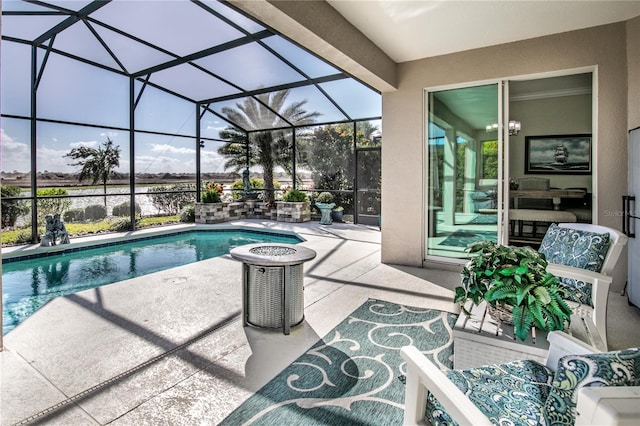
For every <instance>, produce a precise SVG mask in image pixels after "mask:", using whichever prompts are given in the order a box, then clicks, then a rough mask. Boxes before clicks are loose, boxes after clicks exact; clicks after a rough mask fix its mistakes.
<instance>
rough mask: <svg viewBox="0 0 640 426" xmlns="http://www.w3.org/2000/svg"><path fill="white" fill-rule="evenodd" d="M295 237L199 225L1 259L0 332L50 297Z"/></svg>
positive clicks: (291, 239) (17, 321) (32, 311)
mask: <svg viewBox="0 0 640 426" xmlns="http://www.w3.org/2000/svg"><path fill="white" fill-rule="evenodd" d="M300 241H302V240H301V239H300V238H298V237H297V236H294V235H284V234H275V233H266V232H256V231H228V230H225V231H213V230H212V231H203V230H200V231H189V232H182V233H178V234H173V235H169V236H161V237H154V238H145V239H143V240H138V241H134V242H123V243H119V244H111V245H104V246H101V247H98V248H88V249H86V250H84V249H83V250H77V251H72V252H65V253H61V254H55V255H51V256H43V257H36V258H31V259H25V260H17V261H3V265H2V305H3V312H2V325H3V327H2V334H3V335H4V334H7V333H8V332H9V331H10V330H12V329H14V328H15V327H16V326H17V325H18V324H20V323H21V322H22V321H24V320H25V319H27V318H28V317H29V316H30V315H31V314H33V313H34V312H35V311H36V310H38V309H39V308H40V307H41V306H43V305H44V304H45V303H47V302H48V301H49V300H51V299H53V298H54V297H58V296H65V295H68V294H72V293H77V292H79V291H83V290H87V289H91V288H96V287H100V286H102V285H106V284H112V283H115V282H118V281H122V280H126V279H129V278H134V277H139V276H141V275H145V274H150V273H152V272H157V271H162V270H165V269H170V268H175V267H177V266H181V265H186V264H189V263H193V262H197V261H199V260H205V259H210V258H212V257H218V256H222V255H224V254H227V253H229V251H230V250H231V249H232V248H234V247H237V246H241V245H244V244H254V243H260V242H273V243H289V244H297V243H299V242H300Z"/></svg>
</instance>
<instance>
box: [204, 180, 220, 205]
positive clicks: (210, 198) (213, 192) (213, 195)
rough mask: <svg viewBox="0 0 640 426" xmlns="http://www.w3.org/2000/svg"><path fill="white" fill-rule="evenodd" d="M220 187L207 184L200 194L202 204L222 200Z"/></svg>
mask: <svg viewBox="0 0 640 426" xmlns="http://www.w3.org/2000/svg"><path fill="white" fill-rule="evenodd" d="M222 192H223V188H222V185H220V184H219V183H215V182H207V183H206V184H205V190H204V192H203V193H202V202H203V203H219V202H220V201H221V200H222Z"/></svg>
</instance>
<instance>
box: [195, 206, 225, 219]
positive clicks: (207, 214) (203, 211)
mask: <svg viewBox="0 0 640 426" xmlns="http://www.w3.org/2000/svg"><path fill="white" fill-rule="evenodd" d="M224 205H225V203H196V223H220V222H224V221H226V220H228V219H225V208H224Z"/></svg>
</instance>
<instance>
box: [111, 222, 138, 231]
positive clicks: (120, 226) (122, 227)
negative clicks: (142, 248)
mask: <svg viewBox="0 0 640 426" xmlns="http://www.w3.org/2000/svg"><path fill="white" fill-rule="evenodd" d="M138 221H139V219H136V224H137V223H138ZM109 230H110V231H114V232H127V231H131V219H118V220H116V221H115V222H113V223H112V224H111V226H110V227H109Z"/></svg>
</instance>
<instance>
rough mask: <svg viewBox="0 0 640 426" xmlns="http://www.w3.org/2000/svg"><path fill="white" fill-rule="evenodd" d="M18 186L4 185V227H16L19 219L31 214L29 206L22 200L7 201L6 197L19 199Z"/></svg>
mask: <svg viewBox="0 0 640 426" xmlns="http://www.w3.org/2000/svg"><path fill="white" fill-rule="evenodd" d="M20 191H21V189H20V188H19V187H17V186H6V185H2V191H1V192H2V206H1V208H2V227H3V228H6V227H8V226H14V225H15V224H16V220H18V217H20V216H22V215H25V214H27V213H29V204H28V202H27V201H22V200H5V199H4V197H19V196H20Z"/></svg>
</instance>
